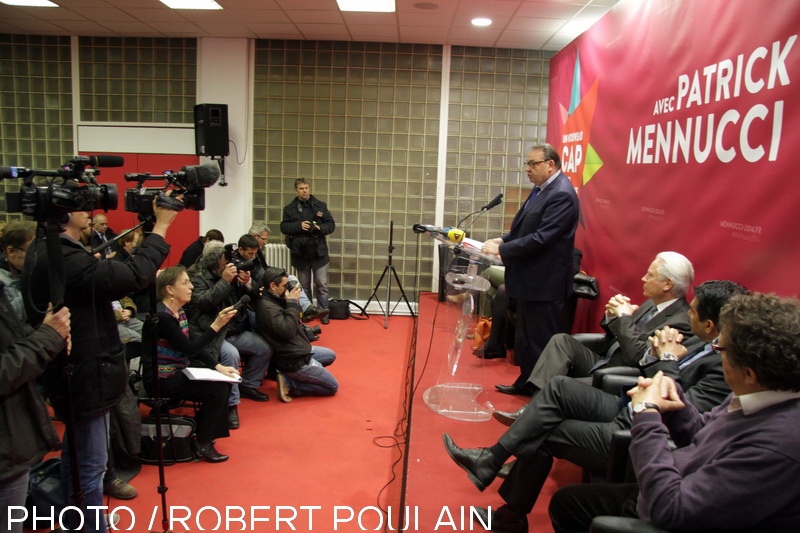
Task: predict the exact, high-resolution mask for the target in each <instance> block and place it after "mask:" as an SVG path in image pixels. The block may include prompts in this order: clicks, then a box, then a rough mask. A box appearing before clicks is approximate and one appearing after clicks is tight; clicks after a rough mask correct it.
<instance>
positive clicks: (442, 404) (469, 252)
mask: <svg viewBox="0 0 800 533" xmlns="http://www.w3.org/2000/svg"><path fill="white" fill-rule="evenodd" d="M435 238H436V240H438V241H440V242H442V243H444V244H445V245H446V246H447V247H448V248H450V254H449V255H451V257H452V256H453V255H456V256H457V257H460V258H463V259H465V261H460V262H458V261H455V260H454V261H453V262H452V266H451V267H450V268H449V269H448V272H447V273H446V274H445V278H444V281H445V282H446V283H447V288H448V289H450V291H451V292H452V291H456V292H461V293H464V294H465V295H466V296H465V298H464V302H463V305H462V307H461V314H460V316H459V318H458V321H457V323H456V326H455V331H454V332H453V340H452V341H451V343H450V350H449V352H448V354H447V360H446V361H445V364H444V365H442V369H441V371H440V373H439V379H438V381H437V382H436V385H434V386H432V387H430V388H428V389H427V390H426V391H425V392H424V393H423V395H422V399H423V401H424V402H425V405H427V406H428V407H430V408H431V409H432V410H434V411H435V412H437V413H439V414H440V415H442V416H446V417H448V418H455V419H456V420H466V421H471V422H482V421H484V420H489V419H490V418H491V417H492V413H491V411H490V409H489V408H487V407H486V406H482V405H480V404H479V403H478V401H477V397H478V395H479V394H480V393H481V392H482V391H483V386H481V385H478V384H475V383H465V382H463V381H462V380H459V379H458V369H459V361H460V360H461V355H462V350H463V347H464V339H465V338H466V337H467V331H468V330H469V327H470V323H471V322H472V320H473V313H474V310H475V308H474V302H473V300H474V294H475V293H479V292H484V291H486V290H488V289H489V287H490V284H489V281H488V280H486V279H485V278H482V277H481V276H479V275H478V274H479V273H480V272H482V271H483V270H484V269H485V268H486V267H488V266H489V265H497V264H500V259H499V258H498V257H497V256H494V255H489V254H484V253H481V252H480V250H478V249H477V248H475V247H473V246H470V245H461V244H455V243H452V242H450V241H449V240H446V239H444V238H442V237H440V236H436V237H435ZM465 263H466V264H465Z"/></svg>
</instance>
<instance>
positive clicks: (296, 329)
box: [256, 267, 339, 402]
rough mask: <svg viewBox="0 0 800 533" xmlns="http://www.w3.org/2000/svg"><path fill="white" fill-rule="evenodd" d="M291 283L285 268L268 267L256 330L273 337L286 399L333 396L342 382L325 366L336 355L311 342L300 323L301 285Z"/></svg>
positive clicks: (281, 392) (282, 395)
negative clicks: (299, 299)
mask: <svg viewBox="0 0 800 533" xmlns="http://www.w3.org/2000/svg"><path fill="white" fill-rule="evenodd" d="M288 283H289V278H288V277H287V275H286V272H285V271H284V270H283V269H280V268H277V267H269V268H267V270H266V271H265V273H264V285H265V286H264V293H263V296H262V297H261V298H260V299H259V300H258V303H257V304H256V329H257V331H258V332H259V333H260V334H261V335H263V336H265V337H268V338H269V339H270V342H272V347H273V349H274V351H275V353H274V356H273V359H272V361H273V362H272V364H273V366H274V367H275V369H276V370H277V371H278V394H279V396H280V399H281V401H284V402H290V401H292V396H333V395H334V394H336V391H337V390H339V384H338V383H337V382H336V378H334V377H333V374H331V373H330V372H329V371H328V370H327V369H326V368H324V367H326V366H328V365H330V364H331V363H333V361H335V360H336V354H335V353H334V351H333V350H331V349H329V348H323V347H322V346H312V345H311V344H310V343H309V342H308V337H307V336H306V334H305V332H304V331H303V325H302V324H301V323H300V304H299V303H298V300H297V299H298V297H299V296H300V291H301V288H300V285H295V286H294V287H292V288H291V289H289V288H288V287H287V285H288Z"/></svg>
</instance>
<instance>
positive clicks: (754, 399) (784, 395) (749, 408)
mask: <svg viewBox="0 0 800 533" xmlns="http://www.w3.org/2000/svg"><path fill="white" fill-rule="evenodd" d="M797 399H800V392H794V391H786V390H765V391H760V392H751V393H750V394H742V395H741V396H736V395H735V394H734V395H732V397H731V402H730V403H729V404H728V412H732V411H738V410H739V409H741V410H742V413H744V416H749V415H752V414H753V413H757V412H758V411H760V410H761V409H765V408H767V407H771V406H773V405H778V404H779V403H783V402H788V401H789V400H797Z"/></svg>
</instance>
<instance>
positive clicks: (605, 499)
mask: <svg viewBox="0 0 800 533" xmlns="http://www.w3.org/2000/svg"><path fill="white" fill-rule="evenodd" d="M720 323H721V325H722V332H721V333H720V336H719V341H718V342H719V345H718V346H719V347H718V350H719V351H720V352H722V354H723V355H722V366H723V369H724V372H725V380H726V381H727V382H728V385H730V388H731V390H732V391H733V394H732V395H731V396H730V397H728V399H726V400H725V402H723V403H722V405H720V406H719V407H716V408H715V409H713V410H712V411H711V412H709V413H706V414H700V413H699V412H698V410H697V409H696V408H695V406H693V405H692V404H691V403H690V401H688V398H687V396H686V394H684V392H683V390H682V388H681V386H680V385H679V384H677V383H675V382H674V381H673V380H672V379H670V378H669V377H667V376H664V375H662V374H661V373H659V374H657V375H656V376H655V377H653V378H652V379H644V378H640V379H639V384H638V386H637V387H634V388H633V389H631V390H630V391H629V392H628V395H629V396H631V403H632V404H634V406H635V407H634V413H635V414H634V416H633V427H632V429H631V434H632V437H633V441H632V443H631V447H630V452H631V459H632V462H633V468H634V471H635V472H636V479H637V481H638V487H637V484H635V483H633V484H625V483H619V484H612V483H592V484H587V485H575V486H572V487H565V488H563V489H561V490H559V491H558V492H557V493H556V494H555V496H554V497H553V499H552V500H551V502H550V517H551V519H552V522H553V527H554V529H555V530H556V531H557V532H559V533H561V532H572V531H588V530H589V525H590V524H591V521H592V519H593V518H594V517H595V516H599V515H612V516H632V517H640V518H642V519H644V520H646V521H648V522H650V523H652V524H653V525H655V526H657V527H661V528H667V529H670V530H681V531H685V530H691V531H740V532H745V531H746V532H748V533H753V532H757V531H760V532H770V533H772V532H794V531H797V529H798V524H800V485H798V483H797V479H798V478H799V477H800V425H798V423H797V420H798V419H800V365H798V361H797V357H798V354H800V301H798V300H797V299H796V298H779V297H777V296H774V295H765V294H753V295H751V296H737V297H735V298H732V299H731V301H730V302H728V304H727V305H726V306H725V307H724V308H723V310H722V313H721V315H720ZM669 437H672V439H673V440H674V441H675V444H677V445H678V449H676V450H675V451H671V450H670V447H669V446H668V444H667V439H668V438H669ZM640 488H641V491H640V490H639V489H640Z"/></svg>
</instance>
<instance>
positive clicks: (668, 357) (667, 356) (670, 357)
mask: <svg viewBox="0 0 800 533" xmlns="http://www.w3.org/2000/svg"><path fill="white" fill-rule="evenodd" d="M658 360H659V361H677V360H678V356H677V355H675V354H674V353H672V352H664V353H662V354H661V355H659V356H658Z"/></svg>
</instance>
